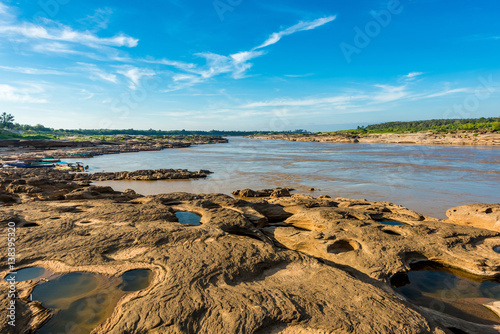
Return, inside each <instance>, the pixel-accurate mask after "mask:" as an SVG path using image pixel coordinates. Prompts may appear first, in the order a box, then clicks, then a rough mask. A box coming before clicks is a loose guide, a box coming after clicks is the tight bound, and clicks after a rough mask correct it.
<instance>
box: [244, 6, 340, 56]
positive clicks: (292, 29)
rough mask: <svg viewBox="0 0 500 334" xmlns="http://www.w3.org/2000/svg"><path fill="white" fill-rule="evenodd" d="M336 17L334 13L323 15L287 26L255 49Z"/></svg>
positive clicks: (313, 27)
mask: <svg viewBox="0 0 500 334" xmlns="http://www.w3.org/2000/svg"><path fill="white" fill-rule="evenodd" d="M336 18H337V16H335V15H333V16H327V17H322V18H319V19H316V20H314V21H309V22H304V21H300V22H299V23H297V24H296V25H294V26H291V27H290V28H287V29H285V30H282V31H279V32H275V33H273V34H271V36H269V38H268V39H267V40H266V41H265V42H264V43H262V44H261V45H259V46H257V47H255V48H254V50H257V49H261V48H265V47H266V46H269V45H273V44H276V43H278V42H279V41H280V40H281V38H282V37H283V36H288V35H291V34H294V33H296V32H299V31H306V30H312V29H316V28H318V27H320V26H322V25H325V24H327V23H329V22H332V21H333V20H335V19H336Z"/></svg>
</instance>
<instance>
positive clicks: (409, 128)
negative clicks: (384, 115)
mask: <svg viewBox="0 0 500 334" xmlns="http://www.w3.org/2000/svg"><path fill="white" fill-rule="evenodd" d="M422 131H435V132H452V131H476V132H481V131H486V132H491V131H500V117H489V118H485V117H481V118H469V119H432V120H426V121H412V122H386V123H380V124H373V125H368V126H366V127H364V126H358V128H357V129H352V130H341V131H336V133H342V132H353V133H405V132H406V133H414V132H422Z"/></svg>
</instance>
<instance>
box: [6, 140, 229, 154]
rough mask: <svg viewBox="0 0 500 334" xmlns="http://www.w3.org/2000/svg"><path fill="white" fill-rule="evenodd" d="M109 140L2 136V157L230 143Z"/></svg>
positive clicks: (95, 152) (145, 149)
mask: <svg viewBox="0 0 500 334" xmlns="http://www.w3.org/2000/svg"><path fill="white" fill-rule="evenodd" d="M108 139H109V140H53V139H47V140H38V139H2V140H0V156H1V159H28V158H35V157H42V158H48V157H50V158H58V159H64V158H92V157H95V156H99V155H105V154H119V153H132V152H142V151H161V150H164V149H172V148H187V147H191V146H192V145H208V144H223V143H227V142H228V139H227V138H223V137H219V136H185V137H184V136H162V138H158V137H151V136H125V135H122V136H109V137H108Z"/></svg>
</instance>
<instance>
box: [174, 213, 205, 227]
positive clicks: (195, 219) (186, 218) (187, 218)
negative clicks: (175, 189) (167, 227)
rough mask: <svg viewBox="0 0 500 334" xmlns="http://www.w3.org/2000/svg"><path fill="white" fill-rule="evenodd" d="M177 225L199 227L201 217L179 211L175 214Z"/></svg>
mask: <svg viewBox="0 0 500 334" xmlns="http://www.w3.org/2000/svg"><path fill="white" fill-rule="evenodd" d="M175 216H176V217H177V219H178V220H179V223H181V224H186V225H201V223H200V220H201V216H199V215H197V214H196V213H193V212H186V211H179V212H176V213H175Z"/></svg>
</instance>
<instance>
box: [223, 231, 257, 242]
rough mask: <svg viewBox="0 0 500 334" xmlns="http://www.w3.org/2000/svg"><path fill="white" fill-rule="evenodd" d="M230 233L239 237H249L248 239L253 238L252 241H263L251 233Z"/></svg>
mask: <svg viewBox="0 0 500 334" xmlns="http://www.w3.org/2000/svg"><path fill="white" fill-rule="evenodd" d="M228 233H229V234H232V235H238V236H240V237H248V238H252V239H255V240H258V241H262V239H260V238H259V237H257V236H255V235H253V234H250V233H245V232H239V231H231V232H228Z"/></svg>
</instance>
